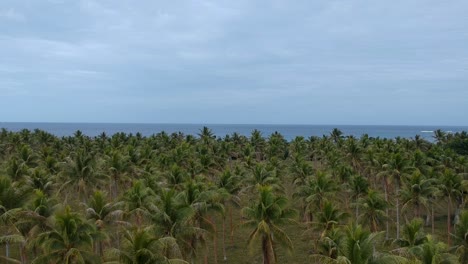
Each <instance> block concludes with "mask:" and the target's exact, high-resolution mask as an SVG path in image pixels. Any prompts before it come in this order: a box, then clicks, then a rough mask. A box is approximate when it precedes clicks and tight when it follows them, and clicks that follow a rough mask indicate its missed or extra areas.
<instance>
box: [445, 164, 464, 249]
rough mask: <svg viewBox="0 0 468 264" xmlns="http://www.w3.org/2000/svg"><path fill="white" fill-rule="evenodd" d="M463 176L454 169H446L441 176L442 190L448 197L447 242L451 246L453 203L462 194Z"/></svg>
mask: <svg viewBox="0 0 468 264" xmlns="http://www.w3.org/2000/svg"><path fill="white" fill-rule="evenodd" d="M462 187H463V186H462V180H461V177H460V176H459V175H458V174H456V173H454V172H453V171H452V170H449V169H446V170H445V171H444V173H443V175H442V177H441V178H440V190H441V192H442V193H443V195H444V196H445V197H446V198H447V244H448V245H449V246H451V233H452V222H451V221H452V207H453V205H452V203H453V200H455V199H459V198H460V197H461V196H462Z"/></svg>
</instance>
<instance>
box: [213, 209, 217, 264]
mask: <svg viewBox="0 0 468 264" xmlns="http://www.w3.org/2000/svg"><path fill="white" fill-rule="evenodd" d="M212 221H213V251H214V252H213V255H214V263H218V229H217V228H216V219H215V217H214V216H213V220H212Z"/></svg>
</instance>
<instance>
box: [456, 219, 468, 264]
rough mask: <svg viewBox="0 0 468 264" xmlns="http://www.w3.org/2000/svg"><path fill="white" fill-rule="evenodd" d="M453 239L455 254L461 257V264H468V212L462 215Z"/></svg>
mask: <svg viewBox="0 0 468 264" xmlns="http://www.w3.org/2000/svg"><path fill="white" fill-rule="evenodd" d="M453 237H454V240H455V248H456V250H455V252H456V254H457V255H458V256H459V259H460V263H468V211H463V212H462V213H461V214H460V219H459V221H458V223H456V224H455V228H454V234H453Z"/></svg>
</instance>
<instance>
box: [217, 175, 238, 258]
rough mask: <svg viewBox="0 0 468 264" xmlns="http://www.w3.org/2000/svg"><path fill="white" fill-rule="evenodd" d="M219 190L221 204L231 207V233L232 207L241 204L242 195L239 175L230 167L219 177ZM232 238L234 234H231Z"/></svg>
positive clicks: (224, 223)
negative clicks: (240, 194)
mask: <svg viewBox="0 0 468 264" xmlns="http://www.w3.org/2000/svg"><path fill="white" fill-rule="evenodd" d="M217 187H218V192H219V193H220V198H221V204H222V205H223V206H224V207H225V208H226V207H228V208H229V217H230V223H231V234H233V228H232V207H234V206H236V207H238V206H239V205H240V197H239V196H238V193H239V192H240V190H241V186H240V178H239V177H238V175H236V174H234V173H232V172H231V171H230V170H229V169H227V170H225V171H224V172H223V173H222V174H221V175H220V176H219V178H218V182H217ZM228 204H229V206H228ZM222 217H223V257H224V260H225V261H226V260H227V257H226V214H223V216H222ZM231 239H232V235H231Z"/></svg>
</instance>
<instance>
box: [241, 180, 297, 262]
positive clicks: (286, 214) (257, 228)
mask: <svg viewBox="0 0 468 264" xmlns="http://www.w3.org/2000/svg"><path fill="white" fill-rule="evenodd" d="M258 191H259V197H258V200H257V201H255V202H254V204H252V205H251V206H249V207H244V208H243V209H242V215H243V217H245V219H246V221H245V222H244V224H243V225H244V226H247V227H251V228H253V230H252V232H251V233H250V235H249V238H248V244H249V245H250V246H252V245H253V242H254V241H256V240H260V241H261V251H262V255H263V263H264V264H270V263H275V262H276V260H277V258H276V249H275V245H274V244H275V242H278V243H280V245H283V246H286V247H287V248H288V249H289V250H292V241H291V239H290V238H289V237H288V235H287V234H286V232H285V231H284V230H283V229H281V225H284V224H286V223H291V222H293V218H294V216H295V214H296V212H295V211H294V210H293V209H290V208H288V207H287V205H288V200H287V199H286V197H284V196H275V195H274V194H273V191H272V188H271V187H270V186H261V187H259V188H258Z"/></svg>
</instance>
